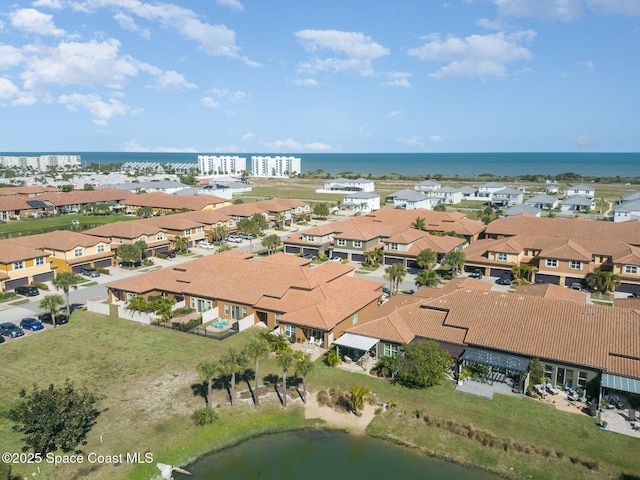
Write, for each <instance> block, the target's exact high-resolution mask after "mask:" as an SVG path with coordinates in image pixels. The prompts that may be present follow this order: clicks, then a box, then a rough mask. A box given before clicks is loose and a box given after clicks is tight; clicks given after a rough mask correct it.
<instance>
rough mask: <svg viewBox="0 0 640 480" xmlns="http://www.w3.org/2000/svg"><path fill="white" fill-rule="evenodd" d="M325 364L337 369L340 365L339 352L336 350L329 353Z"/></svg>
mask: <svg viewBox="0 0 640 480" xmlns="http://www.w3.org/2000/svg"><path fill="white" fill-rule="evenodd" d="M325 362H326V363H327V365H329V366H330V367H335V366H337V365H339V364H340V358H338V352H336V351H335V350H329V351H328V352H327V356H326V357H325Z"/></svg>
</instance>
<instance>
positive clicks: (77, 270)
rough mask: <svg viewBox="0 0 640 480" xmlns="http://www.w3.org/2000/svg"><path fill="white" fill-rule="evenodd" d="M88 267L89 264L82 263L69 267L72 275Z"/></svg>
mask: <svg viewBox="0 0 640 480" xmlns="http://www.w3.org/2000/svg"><path fill="white" fill-rule="evenodd" d="M90 266H91V265H90V264H89V263H83V264H82V265H74V266H72V267H71V271H72V272H73V273H80V272H82V269H83V268H84V267H90Z"/></svg>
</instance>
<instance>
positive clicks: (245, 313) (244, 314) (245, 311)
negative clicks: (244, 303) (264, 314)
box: [240, 307, 247, 318]
mask: <svg viewBox="0 0 640 480" xmlns="http://www.w3.org/2000/svg"><path fill="white" fill-rule="evenodd" d="M246 316H247V308H246V307H242V316H241V317H240V318H244V317H246Z"/></svg>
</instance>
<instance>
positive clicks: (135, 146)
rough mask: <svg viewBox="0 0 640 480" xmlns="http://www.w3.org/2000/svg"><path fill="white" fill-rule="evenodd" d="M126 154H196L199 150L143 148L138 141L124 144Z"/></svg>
mask: <svg viewBox="0 0 640 480" xmlns="http://www.w3.org/2000/svg"><path fill="white" fill-rule="evenodd" d="M124 151H125V152H158V153H161V152H166V153H196V152H197V150H196V149H195V148H193V147H187V148H176V147H143V146H142V145H140V144H139V143H138V142H137V140H135V139H133V140H129V141H128V142H125V144H124Z"/></svg>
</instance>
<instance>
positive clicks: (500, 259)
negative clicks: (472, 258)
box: [496, 253, 509, 262]
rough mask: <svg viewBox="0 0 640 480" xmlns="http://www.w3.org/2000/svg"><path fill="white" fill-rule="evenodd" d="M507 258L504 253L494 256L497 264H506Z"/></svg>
mask: <svg viewBox="0 0 640 480" xmlns="http://www.w3.org/2000/svg"><path fill="white" fill-rule="evenodd" d="M508 258H509V256H508V255H507V254H506V253H498V254H496V259H497V260H498V261H499V262H506V261H507V259H508Z"/></svg>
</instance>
